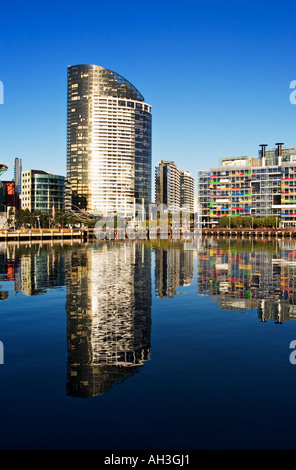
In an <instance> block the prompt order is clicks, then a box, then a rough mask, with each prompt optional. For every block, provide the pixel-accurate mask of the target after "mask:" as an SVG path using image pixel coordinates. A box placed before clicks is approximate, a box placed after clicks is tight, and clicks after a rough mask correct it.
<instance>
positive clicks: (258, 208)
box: [198, 143, 296, 227]
mask: <svg viewBox="0 0 296 470" xmlns="http://www.w3.org/2000/svg"><path fill="white" fill-rule="evenodd" d="M276 145H277V150H276V152H274V149H271V150H272V152H270V153H269V154H268V156H267V149H266V144H262V145H261V146H260V147H261V150H260V152H259V158H254V157H248V156H246V157H230V158H221V159H220V165H219V166H218V167H212V168H211V169H210V170H206V171H199V172H198V203H199V205H200V207H201V212H202V223H203V226H204V227H214V226H217V225H219V219H220V218H221V217H223V216H228V217H237V216H242V217H253V218H256V217H270V216H274V217H276V218H277V221H278V223H280V224H281V226H282V227H294V226H296V180H295V179H294V174H296V156H295V155H294V152H295V153H296V151H295V149H294V148H293V147H287V148H282V145H283V144H282V143H278V144H276ZM284 150H285V152H284V158H283V156H282V155H283V153H282V152H283V151H284ZM271 155H273V157H272V158H271ZM283 160H284V161H283ZM267 163H272V165H267Z"/></svg>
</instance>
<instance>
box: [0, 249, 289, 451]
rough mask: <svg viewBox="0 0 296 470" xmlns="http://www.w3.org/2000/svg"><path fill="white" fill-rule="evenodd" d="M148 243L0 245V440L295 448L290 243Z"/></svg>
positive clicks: (29, 445)
mask: <svg viewBox="0 0 296 470" xmlns="http://www.w3.org/2000/svg"><path fill="white" fill-rule="evenodd" d="M146 245H147V246H142V245H141V244H139V243H138V244H137V243H135V244H133V243H129V244H122V243H121V244H119V243H118V244H116V243H114V244H110V245H107V244H106V245H89V246H78V245H75V244H74V245H73V246H65V247H62V246H60V245H59V246H56V245H55V246H50V245H45V246H43V247H33V248H32V247H29V246H26V247H25V248H24V247H22V246H21V247H17V246H13V247H11V246H10V247H5V246H3V247H1V248H0V254H1V256H2V257H1V258H0V267H1V271H0V273H1V278H0V285H1V287H0V291H2V292H6V294H3V297H7V298H4V299H3V300H0V340H1V341H2V343H3V345H4V364H3V365H0V384H1V387H0V403H1V429H2V433H1V441H0V448H1V449H104V450H109V449H153V450H154V449H155V450H157V449H188V450H190V449H295V447H296V445H295V439H294V423H295V420H296V404H295V403H296V402H295V389H296V365H293V364H291V362H290V360H289V356H290V353H291V349H289V345H290V342H291V341H292V340H294V339H296V322H295V321H294V318H295V319H296V314H295V317H294V313H293V309H294V291H293V285H294V284H293V283H294V266H293V263H292V262H291V260H292V261H293V259H292V258H291V257H289V253H290V254H291V253H293V252H294V248H293V246H292V247H291V246H289V247H288V248H286V247H278V246H275V245H274V244H269V245H268V247H267V248H268V249H267V248H265V247H264V246H263V247H262V246H261V245H260V246H259V245H258V246H255V247H254V246H252V248H251V247H250V246H248V245H242V246H241V247H239V246H238V244H236V245H235V246H231V247H228V248H227V249H226V248H225V246H224V245H223V247H222V249H223V250H224V254H223V262H224V268H223V269H224V271H223V269H222V271H221V270H220V271H219V269H220V268H219V264H221V254H220V253H219V243H218V244H216V242H211V245H209V246H207V244H205V246H204V247H203V248H202V250H200V251H198V250H195V251H191V252H187V254H186V256H187V257H184V258H182V256H183V254H184V250H183V248H182V247H178V246H173V245H172V246H167V245H165V246H164V247H162V245H161V244H159V246H152V247H151V246H149V244H146ZM156 245H157V243H156ZM213 246H214V253H212V254H210V251H211V250H212V252H213ZM217 248H218V254H217ZM1 250H2V251H1ZM215 250H216V251H215ZM256 250H257V251H256ZM188 253H189V254H188ZM237 253H240V256H241V253H243V254H244V256H245V258H244V263H245V265H246V264H247V262H249V261H250V262H251V264H250V266H251V267H250V266H249V269H247V271H248V273H247V274H246V272H245V271H246V270H245V271H244V272H243V271H241V273H240V275H241V278H239V276H238V275H237V274H236V276H237V277H236V279H237V280H236V281H231V279H233V277H232V276H233V274H231V272H230V271H231V269H232V270H234V267H233V266H234V264H235V263H234V260H235V259H236V258H237ZM252 253H253V254H254V253H255V255H254V256H255V257H256V256H257V255H256V253H261V254H260V256H261V258H262V259H261V261H260V263H261V265H262V266H263V267H264V266H266V265H269V266H271V263H269V261H271V260H272V259H273V260H277V259H280V258H281V259H284V260H287V261H288V264H287V263H286V264H283V265H281V264H277V265H276V266H277V268H274V269H273V271H272V272H271V274H270V276H269V277H268V276H267V277H266V279H265V280H263V279H260V282H261V284H260V286H259V287H258V285H257V287H256V286H255V287H254V286H253V287H251V288H250V290H249V291H248V290H247V289H248V286H247V283H249V284H252V283H253V284H254V283H255V276H257V278H256V279H257V280H258V273H259V272H260V269H259V268H260V263H259V264H258V261H257V264H256V263H255V261H254V260H255V258H252V256H253V255H252ZM251 255H252V256H251ZM180 256H181V258H180ZM225 256H226V258H227V256H228V259H226V258H225ZM231 257H232V258H231ZM246 257H250V260H248V259H246ZM218 258H219V259H218ZM225 261H226V263H225ZM265 262H267V263H266V264H264V263H265ZM289 262H290V264H289ZM227 263H228V268H227V269H228V271H227V269H226V266H225V264H227ZM252 263H253V264H252ZM262 263H263V264H262ZM201 265H202V273H206V276H207V277H208V279H207V281H205V282H206V285H205V283H202V282H200V273H201V270H200V271H199V267H201ZM213 265H214V266H215V268H217V266H218V275H217V269H214V270H213V269H212V267H213ZM239 266H242V259H240V261H238V263H237V265H236V269H240V267H239ZM187 268H188V269H187ZM186 269H187V271H188V272H187V271H186ZM184 270H185V271H186V273H185V275H184ZM236 273H237V271H236ZM219 276H220V278H219V279H220V281H218V283H217V277H219ZM221 276H222V277H221ZM211 277H212V278H211ZM261 277H263V276H262V274H261ZM221 279H222V281H221ZM239 279H240V282H239ZM283 279H285V281H283ZM210 281H211V282H210ZM263 281H264V282H265V284H264V282H263ZM220 282H224V283H225V282H228V283H229V284H228V292H226V294H225V292H224V293H223V294H221V292H220V294H219V295H218V294H217V285H220V284H219V283H220ZM231 282H236V284H237V285H238V287H236V289H237V290H235V289H234V288H233V286H232V287H231V286H230V284H231ZM268 283H269V284H268ZM239 284H240V285H241V284H243V285H244V288H243V289H242V288H241V287H239ZM283 284H285V285H284V286H283ZM211 285H215V287H214V288H213V289H214V290H213V289H212V287H211ZM287 285H289V288H286V287H285V286H287ZM209 286H210V287H209ZM209 289H210V290H209ZM211 289H212V290H211ZM215 289H216V290H215ZM264 289H265V290H266V291H268V292H269V294H268V297H267V298H264V297H263V294H262V293H264ZM272 289H274V291H275V292H277V294H276V295H275V296H274V298H272V292H273V291H272ZM246 292H251V293H247V294H246ZM32 294H34V295H32ZM238 300H239V301H240V303H239V304H236V303H235V302H236V301H238ZM264 300H265V301H266V300H268V301H270V306H269V310H268V312H269V313H268V315H267V318H266V321H262V311H259V310H260V307H258V305H259V306H262V301H264ZM232 301H233V303H232ZM252 302H253V303H252ZM223 305H224V307H225V305H227V309H225V308H222V306H223ZM235 305H239V308H235ZM279 306H280V307H279ZM250 307H252V308H250ZM258 309H259V310H258ZM279 311H280V312H281V313H282V317H281V318H280V320H281V321H278V312H279ZM135 332H136V333H135ZM133 361H134V362H135V363H134V365H133V364H132V362H133ZM71 374H72V375H71ZM75 374H76V375H75Z"/></svg>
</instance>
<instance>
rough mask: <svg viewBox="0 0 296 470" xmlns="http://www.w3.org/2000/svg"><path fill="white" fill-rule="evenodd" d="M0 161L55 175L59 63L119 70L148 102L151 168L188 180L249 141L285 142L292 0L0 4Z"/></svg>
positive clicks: (288, 140) (295, 9) (249, 146)
mask: <svg viewBox="0 0 296 470" xmlns="http://www.w3.org/2000/svg"><path fill="white" fill-rule="evenodd" d="M0 14H1V20H0V21H1V29H0V80H1V81H3V83H4V87H5V99H4V104H3V105H0V161H2V162H5V163H8V164H9V166H10V170H9V171H8V172H7V173H6V174H5V175H3V178H5V179H9V178H12V176H13V171H12V167H13V158H14V157H15V156H19V157H21V158H22V159H23V169H24V170H26V169H30V168H36V169H43V170H45V171H49V172H52V173H56V174H66V86H67V83H66V79H67V75H66V74H67V66H68V65H74V64H79V63H90V64H97V65H101V66H103V67H106V68H109V69H111V70H114V71H116V72H118V73H119V74H121V75H122V76H123V77H125V78H126V79H128V80H129V81H130V82H131V83H133V85H135V86H136V87H137V88H138V89H139V91H140V92H141V93H142V94H143V95H144V97H145V100H146V101H147V102H148V103H150V104H151V105H152V113H153V166H154V165H155V164H157V162H158V161H160V160H161V159H168V160H173V161H175V163H176V164H177V165H178V166H179V167H180V169H182V170H188V171H190V172H191V173H192V174H193V176H194V177H196V173H197V171H198V170H199V169H206V168H209V167H210V166H211V165H216V164H217V162H218V159H219V158H220V157H223V156H236V155H252V156H256V155H257V154H258V145H259V144H260V143H267V144H269V145H270V146H272V147H273V146H274V143H275V142H284V143H285V145H287V146H296V105H292V104H291V103H290V101H289V95H290V93H291V91H292V90H290V89H289V84H290V82H291V81H292V80H296V60H295V43H296V41H295V31H296V6H295V2H294V1H293V2H292V1H289V2H287V1H285V0H283V1H281V2H279V1H277V2H273V1H260V0H259V1H256V2H255V1H253V0H248V1H239V2H238V1H227V0H225V1H207V2H206V1H198V0H197V1H190V0H183V1H181V0H179V1H175V0H165V1H161V0H159V1H154V0H149V1H145V0H142V1H139V0H137V1H134V0H127V1H125V2H123V1H118V0H113V1H112V2H108V1H106V0H104V1H101V0H96V1H90V0H84V1H77V0H72V1H63V0H60V1H56V0H51V1H50V2H45V3H43V2H40V1H35V0H34V1H30V0H28V1H26V2H23V1H22V2H21V1H18V0H17V1H14V2H2V3H1V11H0Z"/></svg>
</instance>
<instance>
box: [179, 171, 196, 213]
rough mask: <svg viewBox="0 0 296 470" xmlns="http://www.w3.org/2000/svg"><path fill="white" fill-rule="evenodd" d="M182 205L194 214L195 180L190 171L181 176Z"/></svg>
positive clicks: (183, 172)
mask: <svg viewBox="0 0 296 470" xmlns="http://www.w3.org/2000/svg"><path fill="white" fill-rule="evenodd" d="M180 204H181V207H188V209H189V210H190V212H194V179H193V177H192V175H191V174H190V173H189V172H188V171H182V172H181V174H180Z"/></svg>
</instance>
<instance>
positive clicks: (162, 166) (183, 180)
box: [155, 160, 194, 212]
mask: <svg viewBox="0 0 296 470" xmlns="http://www.w3.org/2000/svg"><path fill="white" fill-rule="evenodd" d="M155 192H156V204H165V205H166V206H167V207H168V208H169V209H170V210H174V209H179V208H180V207H181V206H187V207H188V209H189V210H190V211H191V212H194V179H193V177H192V176H191V174H190V173H189V172H188V171H180V170H179V168H178V167H177V165H176V164H175V163H174V162H172V161H166V160H161V162H160V163H158V165H157V167H156V168H155Z"/></svg>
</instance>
